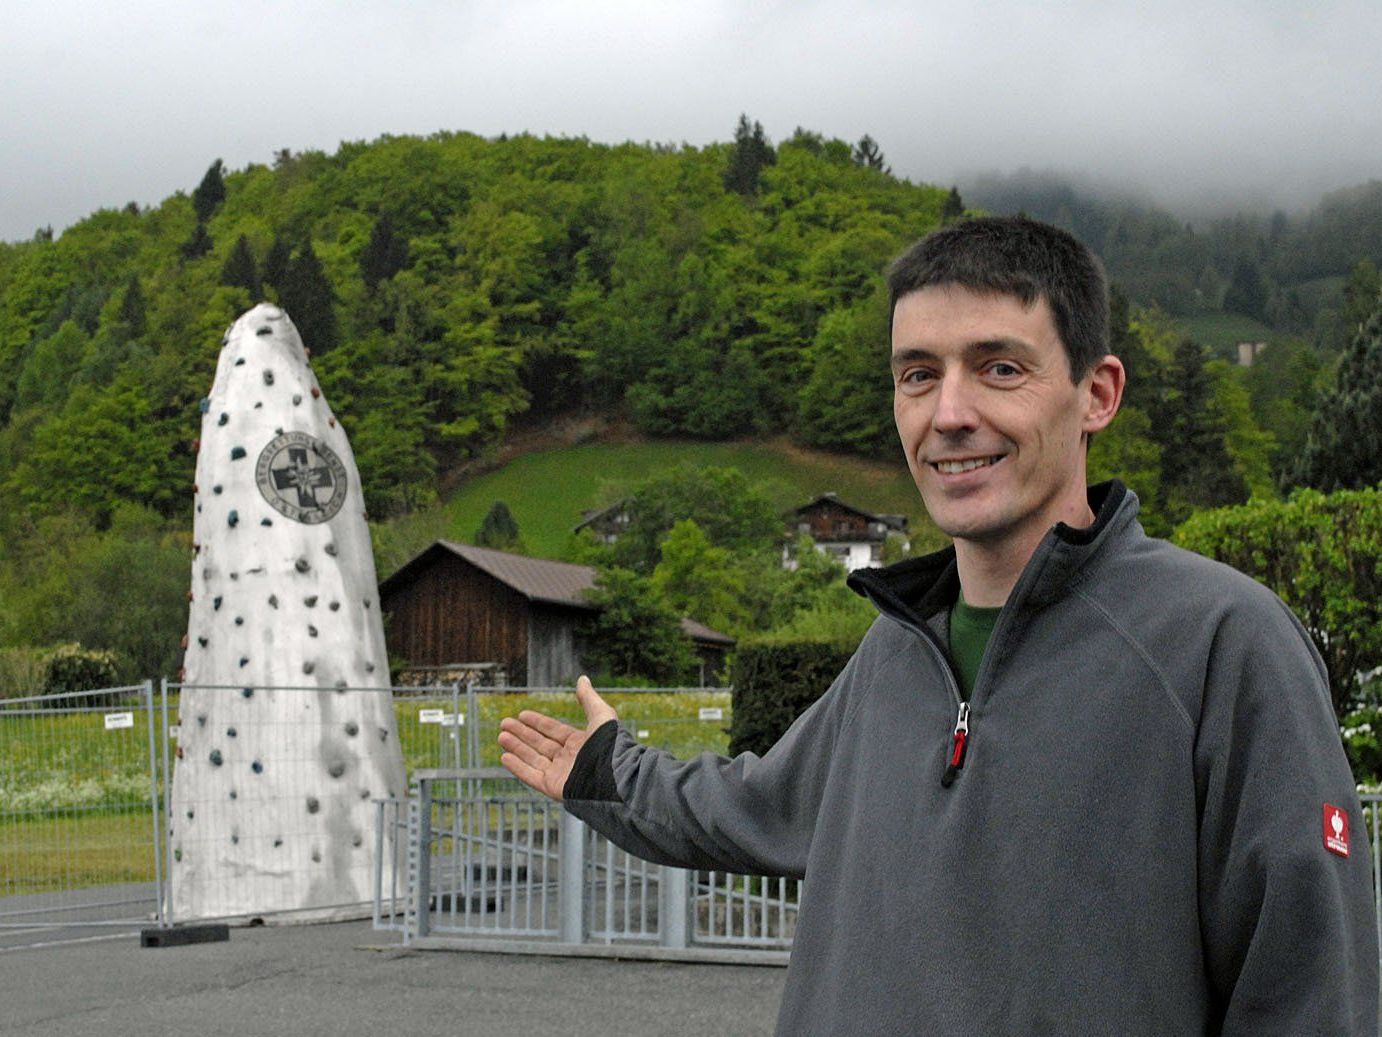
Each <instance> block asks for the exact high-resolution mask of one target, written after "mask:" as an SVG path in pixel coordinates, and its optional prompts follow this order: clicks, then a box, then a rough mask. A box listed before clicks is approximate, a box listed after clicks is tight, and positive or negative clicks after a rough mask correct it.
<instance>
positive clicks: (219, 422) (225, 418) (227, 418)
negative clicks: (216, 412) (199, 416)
mask: <svg viewBox="0 0 1382 1037" xmlns="http://www.w3.org/2000/svg"><path fill="white" fill-rule="evenodd" d="M228 421H230V415H229V414H227V413H225V412H224V411H222V412H221V416H220V417H219V418H217V419H216V424H217V425H224V424H225V423H226V422H228Z"/></svg>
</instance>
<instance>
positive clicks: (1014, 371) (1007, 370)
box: [989, 360, 1022, 378]
mask: <svg viewBox="0 0 1382 1037" xmlns="http://www.w3.org/2000/svg"><path fill="white" fill-rule="evenodd" d="M989 373H990V374H995V375H997V376H998V377H999V378H1015V377H1017V376H1018V375H1020V374H1021V373H1022V371H1021V369H1020V368H1018V366H1017V365H1016V364H1009V363H1007V362H1005V361H1002V360H1000V361H998V362H997V363H995V364H990V365H989Z"/></svg>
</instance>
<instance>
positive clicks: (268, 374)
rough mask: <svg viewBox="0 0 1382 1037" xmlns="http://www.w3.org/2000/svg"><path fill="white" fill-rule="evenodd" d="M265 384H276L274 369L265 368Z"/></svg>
mask: <svg viewBox="0 0 1382 1037" xmlns="http://www.w3.org/2000/svg"><path fill="white" fill-rule="evenodd" d="M264 384H265V385H273V384H274V373H273V372H272V371H270V370H268V369H265V371H264Z"/></svg>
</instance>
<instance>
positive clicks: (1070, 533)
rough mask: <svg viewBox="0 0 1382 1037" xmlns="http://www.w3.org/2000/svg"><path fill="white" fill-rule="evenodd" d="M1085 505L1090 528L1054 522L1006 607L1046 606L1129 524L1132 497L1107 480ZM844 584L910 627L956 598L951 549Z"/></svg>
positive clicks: (854, 576)
mask: <svg viewBox="0 0 1382 1037" xmlns="http://www.w3.org/2000/svg"><path fill="white" fill-rule="evenodd" d="M1089 507H1090V510H1092V511H1093V512H1094V522H1093V524H1092V525H1090V526H1088V527H1086V528H1084V529H1074V528H1072V527H1070V526H1067V525H1066V524H1065V523H1064V522H1058V523H1056V525H1055V526H1053V527H1052V528H1051V530H1050V532H1048V533H1047V534H1046V536H1045V537H1044V538H1043V539H1042V541H1041V543H1040V544H1039V545H1037V549H1036V551H1034V552H1033V553H1032V557H1031V559H1029V560H1028V562H1027V565H1026V567H1025V568H1024V569H1023V570H1022V575H1021V576H1020V577H1018V581H1017V584H1016V585H1015V586H1014V587H1013V593H1012V595H1011V597H1010V598H1009V599H1008V600H1009V603H1010V604H1016V603H1019V602H1020V603H1024V604H1029V605H1033V606H1041V605H1046V604H1049V603H1051V602H1052V601H1055V600H1057V599H1058V598H1060V597H1061V596H1062V595H1063V594H1064V593H1065V592H1066V591H1067V590H1068V589H1069V588H1070V587H1071V586H1072V585H1073V584H1075V583H1078V582H1079V581H1080V580H1082V579H1083V577H1084V575H1085V574H1086V572H1085V570H1086V567H1087V566H1088V565H1089V563H1090V562H1091V561H1092V560H1093V559H1094V558H1095V557H1097V556H1098V555H1100V554H1101V553H1102V552H1103V549H1104V547H1105V546H1106V545H1107V544H1108V543H1110V542H1111V541H1113V540H1116V539H1118V538H1119V537H1120V536H1121V535H1122V534H1123V533H1124V531H1126V530H1127V529H1128V527H1129V526H1131V525H1133V524H1134V522H1135V519H1136V517H1137V507H1138V504H1137V495H1136V494H1135V493H1133V492H1132V491H1131V490H1129V489H1128V488H1127V487H1126V486H1124V485H1123V484H1122V483H1121V482H1119V481H1118V480H1117V479H1113V480H1110V481H1109V482H1105V483H1100V484H1098V485H1097V486H1091V487H1090V488H1089ZM848 583H849V587H850V589H851V590H853V591H854V592H855V593H856V594H860V595H863V596H864V597H866V598H868V599H869V600H871V601H872V602H873V603H874V604H875V605H876V606H878V609H879V611H881V612H883V613H884V614H890V615H892V616H894V617H895V618H898V619H903V620H906V621H908V622H910V623H913V624H917V623H921V622H925V621H926V620H928V619H929V618H930V617H932V616H934V615H936V614H937V613H939V612H942V611H943V610H948V609H949V608H950V606H951V605H953V604H954V603H955V600H956V599H957V598H958V597H959V593H960V575H959V570H958V569H957V568H956V565H955V548H954V547H953V546H952V547H947V548H944V549H943V550H940V551H936V552H935V553H934V554H929V555H923V556H922V557H920V558H908V559H906V560H905V561H901V562H898V563H897V564H895V565H890V566H887V567H886V568H882V569H856V570H855V571H854V572H853V573H851V574H850V576H849V580H848Z"/></svg>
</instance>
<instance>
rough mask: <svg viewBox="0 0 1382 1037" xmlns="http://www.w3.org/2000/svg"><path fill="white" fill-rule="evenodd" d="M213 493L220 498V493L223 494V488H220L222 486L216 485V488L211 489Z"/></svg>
mask: <svg viewBox="0 0 1382 1037" xmlns="http://www.w3.org/2000/svg"><path fill="white" fill-rule="evenodd" d="M211 492H212V493H214V494H216V495H217V496H220V493H221V487H220V485H219V484H218V485H216V486H213V487H211Z"/></svg>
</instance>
